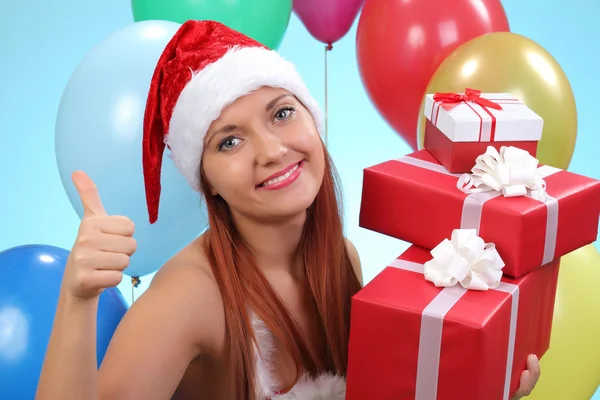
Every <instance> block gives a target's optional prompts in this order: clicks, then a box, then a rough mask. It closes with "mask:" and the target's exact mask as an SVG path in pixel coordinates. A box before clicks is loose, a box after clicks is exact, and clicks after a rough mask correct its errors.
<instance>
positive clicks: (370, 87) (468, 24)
mask: <svg viewBox="0 0 600 400" xmlns="http://www.w3.org/2000/svg"><path fill="white" fill-rule="evenodd" d="M509 30H510V29H509V26H508V20H507V18H506V13H505V12H504V8H503V7H502V3H501V2H500V0H452V1H449V0H366V1H365V4H364V6H363V10H362V13H361V16H360V20H359V23H358V31H357V34H356V53H357V61H358V69H359V71H360V75H361V79H362V82H363V85H364V87H365V89H366V91H367V94H368V95H369V97H370V99H371V101H372V102H373V104H374V105H375V107H376V108H377V109H378V110H379V113H380V114H381V115H382V116H383V118H384V119H385V120H386V121H387V122H388V123H389V124H390V125H391V126H392V127H393V128H394V129H395V130H396V132H398V133H399V134H400V136H402V137H403V138H404V140H406V141H407V142H408V143H409V144H410V145H411V146H412V148H413V149H415V150H416V149H417V134H416V132H417V122H418V119H419V115H418V114H419V108H420V106H421V101H422V99H423V96H424V95H425V90H426V89H427V84H428V83H429V80H430V79H431V77H432V76H433V74H434V73H435V71H436V69H437V68H438V67H439V65H440V64H441V63H442V61H444V59H445V58H446V57H447V56H448V55H449V54H450V53H451V52H452V51H454V50H455V49H456V48H457V47H459V46H460V45H461V44H463V43H465V42H467V41H468V40H470V39H473V38H475V37H477V36H480V35H483V34H486V33H490V32H501V31H504V32H508V31H509Z"/></svg>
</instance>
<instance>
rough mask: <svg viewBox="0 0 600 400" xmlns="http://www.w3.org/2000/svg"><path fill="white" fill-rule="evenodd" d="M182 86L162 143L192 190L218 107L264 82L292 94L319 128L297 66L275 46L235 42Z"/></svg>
mask: <svg viewBox="0 0 600 400" xmlns="http://www.w3.org/2000/svg"><path fill="white" fill-rule="evenodd" d="M190 72H191V73H192V77H191V80H190V81H189V82H188V83H187V85H186V86H185V88H184V89H183V90H182V92H181V94H180V95H179V98H178V100H177V103H176V104H175V108H174V109H173V115H172V117H171V121H170V122H169V132H168V134H167V137H166V138H165V143H166V144H168V145H169V147H170V149H171V158H172V159H173V162H174V163H175V165H176V166H177V168H178V169H179V170H180V171H181V173H182V174H183V175H184V176H185V178H186V179H187V181H188V182H189V184H190V185H191V186H192V188H194V189H195V190H200V182H199V176H198V171H199V167H200V157H201V155H202V148H203V145H204V137H205V135H206V132H207V131H208V128H209V126H210V124H211V123H212V122H213V121H214V120H215V119H217V118H218V117H219V114H220V113H221V110H223V109H224V108H225V107H227V106H228V105H229V104H231V103H233V102H234V101H235V100H236V99H237V98H239V97H241V96H244V95H246V94H248V93H250V92H252V91H254V90H256V89H259V88H261V87H263V86H271V87H279V88H282V89H285V90H288V91H289V92H291V93H293V94H294V95H296V97H297V98H298V100H299V101H300V102H302V103H303V104H304V106H305V107H306V108H307V109H308V110H309V111H310V113H311V114H312V116H313V118H314V120H315V124H316V126H317V129H318V130H319V132H320V131H321V120H322V117H321V111H320V108H319V105H318V103H317V102H316V101H315V99H313V97H312V96H311V94H310V92H309V91H308V88H307V87H306V86H305V84H304V82H303V81H302V78H301V76H300V74H299V73H298V72H297V71H296V67H295V66H294V64H292V63H291V62H289V61H287V60H285V59H284V58H283V57H282V56H281V55H279V53H277V52H276V51H274V50H268V49H264V48H261V47H243V48H239V47H234V48H232V49H230V50H229V51H228V52H227V53H226V54H225V55H224V56H223V57H221V58H220V59H219V60H217V61H215V62H214V63H212V64H209V65H207V66H206V67H205V68H204V69H202V70H201V71H200V72H194V71H190Z"/></svg>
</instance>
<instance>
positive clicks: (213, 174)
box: [204, 157, 254, 200]
mask: <svg viewBox="0 0 600 400" xmlns="http://www.w3.org/2000/svg"><path fill="white" fill-rule="evenodd" d="M204 171H205V174H206V177H207V178H208V181H209V182H210V183H211V186H212V188H213V191H214V192H216V193H218V194H220V195H221V196H222V197H223V198H225V200H229V199H228V197H231V196H232V194H237V193H239V192H242V191H247V190H248V188H249V186H251V185H252V182H254V180H253V177H252V174H251V171H252V170H251V169H250V168H248V166H247V165H246V166H244V163H243V162H241V160H238V159H236V157H224V158H223V159H219V160H211V161H208V162H206V163H205V164H204Z"/></svg>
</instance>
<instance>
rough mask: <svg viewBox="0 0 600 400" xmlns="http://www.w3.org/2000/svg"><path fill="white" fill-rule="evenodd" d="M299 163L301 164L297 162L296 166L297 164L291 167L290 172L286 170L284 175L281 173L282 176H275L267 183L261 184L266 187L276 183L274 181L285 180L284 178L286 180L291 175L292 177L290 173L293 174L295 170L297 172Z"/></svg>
mask: <svg viewBox="0 0 600 400" xmlns="http://www.w3.org/2000/svg"><path fill="white" fill-rule="evenodd" d="M298 165H299V164H296V166H295V167H294V168H292V169H290V170H289V171H288V172H286V173H285V174H283V175H281V176H278V177H277V178H273V179H271V180H268V181H266V182H265V183H263V184H261V185H260V186H262V187H265V186H269V185H272V184H274V183H277V182H281V181H283V180H286V179H287V178H289V177H290V175H292V174H293V173H294V172H295V171H296V170H297V169H298Z"/></svg>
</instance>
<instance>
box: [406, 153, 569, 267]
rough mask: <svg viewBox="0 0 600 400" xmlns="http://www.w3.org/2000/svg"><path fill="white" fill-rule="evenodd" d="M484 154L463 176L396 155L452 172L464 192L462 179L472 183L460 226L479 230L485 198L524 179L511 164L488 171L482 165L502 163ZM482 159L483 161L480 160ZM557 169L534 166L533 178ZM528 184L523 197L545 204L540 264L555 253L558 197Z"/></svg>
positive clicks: (512, 190) (417, 161)
mask: <svg viewBox="0 0 600 400" xmlns="http://www.w3.org/2000/svg"><path fill="white" fill-rule="evenodd" d="M489 147H491V146H489ZM489 147H488V149H489ZM491 148H493V147H491ZM503 153H504V154H506V150H504V152H503ZM486 154H487V152H486V153H485V154H483V155H481V156H479V157H477V160H479V161H482V162H480V163H479V164H477V162H476V165H475V167H473V169H472V172H473V170H475V171H476V172H474V173H473V174H472V175H469V174H466V176H465V174H453V173H451V172H449V171H448V170H447V169H446V168H444V167H443V166H442V165H440V164H437V163H432V162H429V161H425V160H421V159H419V158H415V157H410V156H404V157H401V158H399V159H397V161H399V162H402V163H405V164H410V165H414V166H415V167H419V168H423V169H427V170H430V171H434V172H439V173H442V174H445V175H450V176H454V177H456V178H457V179H458V182H457V187H458V188H459V189H460V190H462V191H463V192H465V190H463V189H465V187H464V184H465V182H468V184H470V185H471V186H467V188H468V189H467V191H466V192H465V193H468V196H467V197H466V198H465V200H464V202H463V209H462V214H461V222H460V228H461V229H475V230H476V232H477V233H478V234H479V228H480V226H481V214H482V212H483V205H484V204H485V202H487V201H489V200H491V199H493V198H496V197H498V196H502V195H503V194H504V193H506V194H507V195H508V194H510V195H514V193H517V192H518V191H519V190H521V191H522V188H521V189H518V190H517V189H515V188H516V187H517V184H513V185H511V184H510V183H511V180H512V182H520V183H519V184H522V182H524V181H525V180H524V179H523V178H522V177H519V180H518V181H517V180H516V177H517V176H519V175H520V173H512V172H511V168H510V167H509V168H506V167H500V168H492V169H491V170H490V172H491V173H489V172H488V170H487V169H485V168H484V166H485V167H486V168H487V167H490V166H497V165H500V164H501V163H500V162H498V163H497V164H494V163H493V162H492V161H490V158H489V157H486ZM484 160H485V162H483V161H484ZM492 160H496V161H498V160H499V159H495V158H493V157H492ZM503 160H504V164H506V162H505V159H503ZM534 160H535V162H536V166H537V159H535V158H534ZM488 161H489V164H488ZM517 165H518V163H517ZM480 171H481V172H480ZM560 171H561V170H560V169H558V168H555V167H551V166H549V165H543V166H541V167H537V168H536V173H535V179H536V180H535V182H536V183H539V180H538V179H541V180H543V179H544V178H546V177H548V176H550V175H553V174H555V173H557V172H560ZM511 173H512V175H511ZM506 175H508V179H506V178H505V176H506ZM484 176H486V178H485V179H486V180H485V182H486V183H485V184H484V182H483V177H484ZM523 176H524V175H523ZM496 177H498V178H499V179H498V180H496ZM461 180H462V181H461ZM469 180H470V181H469ZM494 180H496V182H494ZM474 181H475V182H478V183H477V184H478V186H477V187H475V188H473V187H472V186H474V184H473V182H474ZM488 183H489V184H490V186H488ZM530 186H531V187H532V188H534V189H529V188H528V189H527V190H525V194H523V195H524V196H526V197H530V198H532V199H534V200H538V201H541V202H543V203H544V204H545V205H546V208H547V214H546V215H547V216H546V233H545V240H544V254H543V259H542V265H544V264H547V263H549V262H551V261H552V260H554V258H555V257H554V254H555V250H556V235H557V232H558V208H559V207H558V200H557V199H556V198H554V197H552V196H550V195H549V194H548V193H546V185H545V183H544V184H543V188H542V189H543V191H539V190H538V188H537V186H535V185H530ZM509 187H510V189H507V190H502V189H503V188H509ZM526 187H527V186H526ZM494 188H496V189H494ZM507 197H508V196H507Z"/></svg>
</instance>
